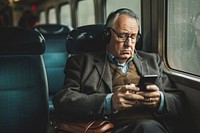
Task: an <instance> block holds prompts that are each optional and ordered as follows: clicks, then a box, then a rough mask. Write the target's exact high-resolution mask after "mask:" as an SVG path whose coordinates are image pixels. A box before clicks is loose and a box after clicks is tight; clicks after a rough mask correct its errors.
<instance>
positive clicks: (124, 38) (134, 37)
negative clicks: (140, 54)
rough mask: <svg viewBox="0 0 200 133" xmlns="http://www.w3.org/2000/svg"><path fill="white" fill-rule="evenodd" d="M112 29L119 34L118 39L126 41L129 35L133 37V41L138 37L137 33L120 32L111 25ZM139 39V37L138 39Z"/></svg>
mask: <svg viewBox="0 0 200 133" xmlns="http://www.w3.org/2000/svg"><path fill="white" fill-rule="evenodd" d="M110 29H111V30H112V31H113V32H114V33H115V34H116V35H117V37H118V40H119V41H122V42H124V41H126V40H127V39H128V38H129V37H130V38H131V41H132V42H133V40H135V39H137V35H136V34H130V35H129V34H128V33H118V32H116V31H115V30H114V29H113V28H111V27H110ZM137 40H138V39H137Z"/></svg>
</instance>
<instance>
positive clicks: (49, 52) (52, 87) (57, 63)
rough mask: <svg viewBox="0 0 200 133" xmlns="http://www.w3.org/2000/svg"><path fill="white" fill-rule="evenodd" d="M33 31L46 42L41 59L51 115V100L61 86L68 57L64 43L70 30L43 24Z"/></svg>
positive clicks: (55, 25) (64, 27) (52, 108)
mask: <svg viewBox="0 0 200 133" xmlns="http://www.w3.org/2000/svg"><path fill="white" fill-rule="evenodd" d="M33 29H34V30H36V31H38V32H40V33H41V34H42V35H43V36H44V38H45V41H46V50H45V53H44V54H43V57H44V63H45V67H46V71H47V80H48V87H49V111H50V113H53V112H54V107H53V104H52V100H51V99H52V96H53V95H54V94H55V93H57V92H58V91H59V90H60V89H61V88H62V85H63V81H64V67H65V62H66V60H67V57H68V54H67V51H66V46H65V42H66V37H67V34H68V33H69V32H70V28H69V27H67V26H64V25H59V24H43V25H37V26H35V27H33Z"/></svg>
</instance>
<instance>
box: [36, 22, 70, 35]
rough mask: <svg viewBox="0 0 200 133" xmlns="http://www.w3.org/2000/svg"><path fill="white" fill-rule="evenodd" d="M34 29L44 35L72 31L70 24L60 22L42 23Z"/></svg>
mask: <svg viewBox="0 0 200 133" xmlns="http://www.w3.org/2000/svg"><path fill="white" fill-rule="evenodd" d="M33 29H34V30H36V31H39V32H40V33H41V34H43V35H56V34H66V33H69V32H70V31H71V30H70V28H69V27H68V26H65V25H59V24H41V25H37V26H34V27H33Z"/></svg>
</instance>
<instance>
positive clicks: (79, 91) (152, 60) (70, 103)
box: [53, 51, 184, 123]
mask: <svg viewBox="0 0 200 133" xmlns="http://www.w3.org/2000/svg"><path fill="white" fill-rule="evenodd" d="M105 55H106V54H105V53H95V54H82V55H76V56H71V57H70V58H69V59H68V60H67V63H66V67H65V74H66V76H65V81H64V85H63V89H62V90H61V91H60V92H58V93H57V94H56V95H55V96H54V97H53V104H54V107H55V110H56V113H57V114H58V116H59V117H60V118H63V119H70V120H74V119H75V118H77V119H87V118H97V117H99V116H102V115H103V103H104V99H105V97H106V95H107V94H109V93H111V92H112V76H111V73H110V68H109V63H108V60H106V56H105ZM133 62H134V63H135V66H136V68H137V70H138V74H139V75H144V74H157V75H158V79H157V81H156V83H155V84H156V85H157V86H158V87H159V88H160V91H162V92H163V94H164V110H163V111H162V112H159V113H158V112H157V110H154V114H155V119H157V120H158V121H160V122H161V123H163V122H164V123H166V122H168V120H169V121H171V120H173V119H175V118H178V117H179V116H180V115H181V114H182V112H183V111H184V107H183V103H184V95H183V93H182V92H181V91H179V90H178V89H177V88H176V87H175V86H174V84H173V83H172V82H170V80H169V78H168V76H167V75H166V74H164V73H163V65H162V62H161V60H160V57H159V56H158V55H157V54H153V53H145V52H141V51H138V52H136V51H135V55H134V59H133ZM163 120H164V121H163Z"/></svg>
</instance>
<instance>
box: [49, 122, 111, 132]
mask: <svg viewBox="0 0 200 133" xmlns="http://www.w3.org/2000/svg"><path fill="white" fill-rule="evenodd" d="M113 127H114V126H113V124H112V123H111V122H110V121H108V120H94V121H89V120H88V121H81V122H68V121H62V122H61V121H54V122H53V123H52V129H51V133H111V129H112V128H113Z"/></svg>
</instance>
